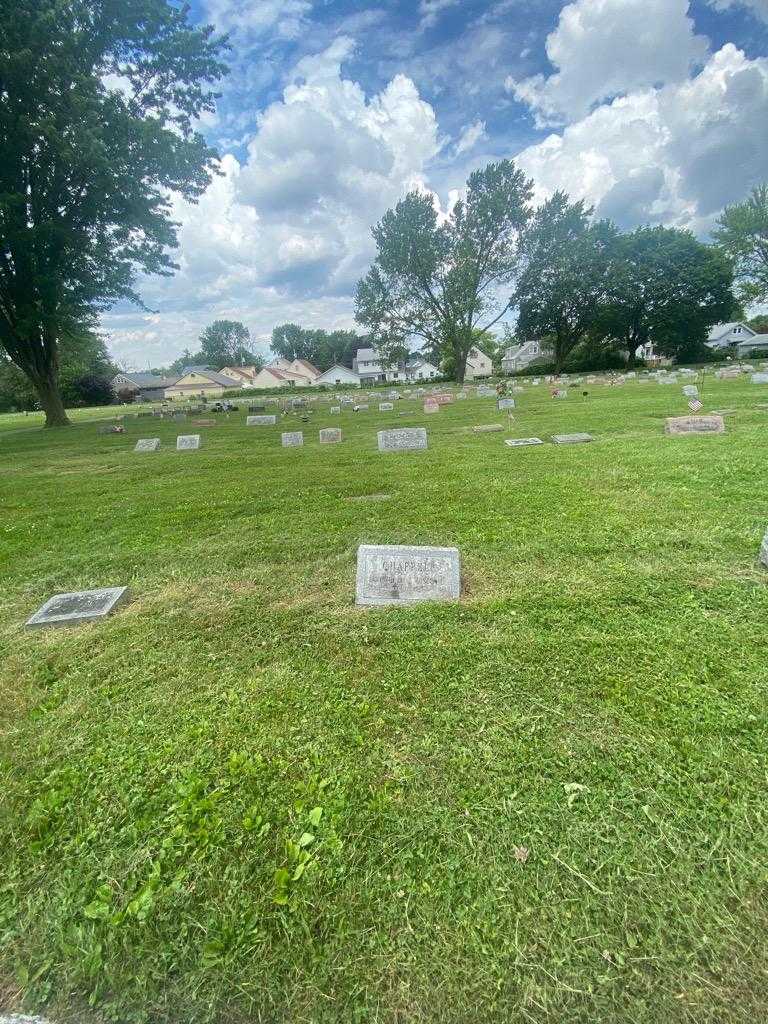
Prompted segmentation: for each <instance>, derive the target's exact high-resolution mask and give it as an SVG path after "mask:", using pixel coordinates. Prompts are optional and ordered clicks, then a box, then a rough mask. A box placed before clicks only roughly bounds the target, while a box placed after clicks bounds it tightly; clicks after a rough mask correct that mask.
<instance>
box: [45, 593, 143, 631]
mask: <svg viewBox="0 0 768 1024" xmlns="http://www.w3.org/2000/svg"><path fill="white" fill-rule="evenodd" d="M127 596H128V588H127V587H105V588H104V589H102V590H81V591H79V592H76V593H72V594H55V595H54V596H53V597H52V598H50V599H49V600H48V601H46V602H45V604H44V605H43V606H42V608H39V609H38V610H37V611H36V612H35V614H34V615H33V616H31V618H29V619H28V620H27V623H26V626H27V629H39V628H40V627H41V626H70V625H78V624H79V623H81V622H93V621H94V620H95V619H104V618H106V617H107V615H110V614H111V613H112V612H113V611H114V610H115V608H116V607H117V606H118V604H120V603H121V602H122V601H124V600H125V598H126V597H127Z"/></svg>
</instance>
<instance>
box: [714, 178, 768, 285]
mask: <svg viewBox="0 0 768 1024" xmlns="http://www.w3.org/2000/svg"><path fill="white" fill-rule="evenodd" d="M714 238H715V241H716V242H717V244H718V245H719V246H720V248H721V249H722V250H723V252H724V253H725V254H726V255H727V256H728V258H729V259H730V260H731V261H732V263H733V267H734V273H735V277H736V283H737V285H738V293H739V298H740V299H741V301H742V302H743V303H744V304H745V305H751V304H752V303H756V302H768V184H766V185H759V186H758V187H757V188H755V189H753V190H752V193H751V195H750V196H749V197H748V198H747V199H745V200H744V202H743V203H737V204H736V205H734V206H728V207H726V209H725V210H724V211H723V213H722V215H721V216H720V219H719V220H718V222H717V228H716V229H715V231H714Z"/></svg>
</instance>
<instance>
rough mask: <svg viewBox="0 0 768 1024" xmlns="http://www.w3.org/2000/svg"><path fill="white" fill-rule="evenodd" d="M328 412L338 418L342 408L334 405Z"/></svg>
mask: <svg viewBox="0 0 768 1024" xmlns="http://www.w3.org/2000/svg"><path fill="white" fill-rule="evenodd" d="M328 412H330V413H333V415H334V416H338V415H339V413H340V412H341V406H340V405H332V406H331V408H330V409H329V410H328Z"/></svg>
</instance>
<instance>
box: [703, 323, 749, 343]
mask: <svg viewBox="0 0 768 1024" xmlns="http://www.w3.org/2000/svg"><path fill="white" fill-rule="evenodd" d="M734 327H746V329H747V330H748V331H750V332H751V333H752V334H754V333H755V332H754V331H753V330H752V328H751V327H747V325H746V324H743V323H741V321H740V320H734V321H733V322H732V323H728V324H715V325H714V327H712V328H711V329H710V332H709V337H708V338H707V341H717V339H718V338H722V336H723V335H724V334H730V332H731V331H732V330H733V329H734Z"/></svg>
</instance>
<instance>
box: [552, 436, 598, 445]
mask: <svg viewBox="0 0 768 1024" xmlns="http://www.w3.org/2000/svg"><path fill="white" fill-rule="evenodd" d="M552 440H553V441H554V442H555V444H585V443H586V442H587V441H594V437H592V435H591V434H553V435H552Z"/></svg>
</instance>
